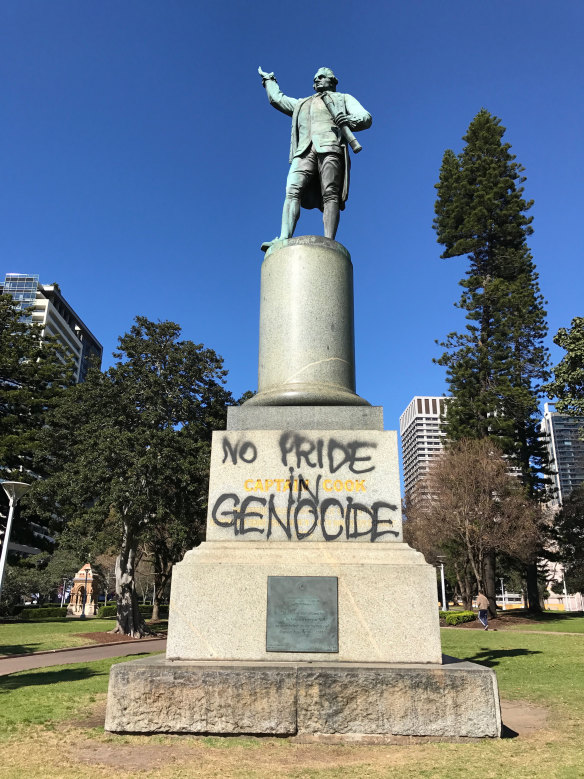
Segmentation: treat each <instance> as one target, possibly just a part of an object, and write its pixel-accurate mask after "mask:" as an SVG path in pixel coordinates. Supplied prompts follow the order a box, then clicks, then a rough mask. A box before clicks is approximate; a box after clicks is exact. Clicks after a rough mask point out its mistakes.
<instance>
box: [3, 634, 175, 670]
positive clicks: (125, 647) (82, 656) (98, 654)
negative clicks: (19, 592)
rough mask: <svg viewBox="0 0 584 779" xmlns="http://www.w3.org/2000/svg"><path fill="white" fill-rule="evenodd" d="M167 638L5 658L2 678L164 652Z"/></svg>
mask: <svg viewBox="0 0 584 779" xmlns="http://www.w3.org/2000/svg"><path fill="white" fill-rule="evenodd" d="M165 649H166V639H165V638H153V639H142V640H141V641H124V642H123V643H119V644H90V645H89V646H80V647H75V648H74V649H65V650H57V651H56V652H34V653H31V654H30V655H25V656H24V657H4V658H1V659H0V676H6V675H7V674H13V673H16V671H28V670H30V669H32V668H46V667H47V666H51V665H69V664H70V663H91V662H92V661H93V660H105V659H107V658H108V657H126V656H128V655H141V654H146V653H149V652H164V650H165Z"/></svg>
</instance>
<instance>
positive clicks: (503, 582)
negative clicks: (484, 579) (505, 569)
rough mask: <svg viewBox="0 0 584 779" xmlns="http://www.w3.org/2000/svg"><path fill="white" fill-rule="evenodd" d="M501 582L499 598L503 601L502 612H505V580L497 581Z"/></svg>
mask: <svg viewBox="0 0 584 779" xmlns="http://www.w3.org/2000/svg"><path fill="white" fill-rule="evenodd" d="M499 581H500V582H501V598H502V600H503V611H507V599H506V597H505V580H504V579H499Z"/></svg>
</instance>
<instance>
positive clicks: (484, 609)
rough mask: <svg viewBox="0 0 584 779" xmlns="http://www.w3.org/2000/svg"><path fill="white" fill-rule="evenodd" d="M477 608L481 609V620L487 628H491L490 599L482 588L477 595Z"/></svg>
mask: <svg viewBox="0 0 584 779" xmlns="http://www.w3.org/2000/svg"><path fill="white" fill-rule="evenodd" d="M477 609H478V610H479V617H478V618H479V622H480V623H481V625H482V626H483V627H484V629H485V630H488V629H489V599H488V598H487V596H486V595H485V593H484V592H483V591H482V590H479V594H478V596H477Z"/></svg>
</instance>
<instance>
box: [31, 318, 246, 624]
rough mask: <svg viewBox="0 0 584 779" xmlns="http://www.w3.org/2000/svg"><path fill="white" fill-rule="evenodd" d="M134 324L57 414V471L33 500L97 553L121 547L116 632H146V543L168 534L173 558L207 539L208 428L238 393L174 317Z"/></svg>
mask: <svg viewBox="0 0 584 779" xmlns="http://www.w3.org/2000/svg"><path fill="white" fill-rule="evenodd" d="M135 322H136V323H135V324H134V325H133V327H132V328H131V330H130V332H129V333H126V334H125V335H123V336H122V337H121V338H120V340H119V351H118V352H116V353H114V357H115V358H116V360H117V362H116V364H115V365H114V366H113V367H112V368H110V369H109V370H107V371H105V372H104V373H101V372H100V371H98V370H95V369H94V370H92V371H90V372H89V374H88V376H87V380H86V381H85V382H84V383H83V384H80V385H77V386H76V387H73V388H72V389H71V390H70V391H69V392H67V393H66V394H65V395H63V397H62V398H61V400H60V402H59V403H58V405H57V406H56V408H55V409H54V411H53V413H52V414H51V417H50V419H49V424H50V426H51V430H50V432H49V431H47V435H46V437H45V450H44V460H45V461H46V460H49V461H52V462H53V463H57V464H58V470H56V471H55V473H54V475H53V476H52V477H50V478H49V479H47V480H46V481H45V482H44V484H43V489H42V491H41V489H40V488H39V490H37V491H36V496H35V499H36V501H37V505H38V506H39V510H42V508H43V506H44V508H45V510H46V511H47V512H50V511H51V510H54V509H52V507H54V506H58V511H59V513H60V514H61V515H62V516H64V517H66V518H67V522H68V532H69V533H75V532H77V533H78V534H79V536H81V537H83V536H88V535H93V542H94V544H95V545H96V546H98V547H99V546H101V551H104V550H106V549H107V548H108V547H110V546H111V544H112V541H114V542H116V543H117V544H118V545H119V546H118V550H119V553H118V556H117V560H116V593H117V599H118V619H117V625H116V628H115V632H120V633H123V634H127V635H132V636H135V637H141V636H142V635H144V634H145V632H146V630H147V629H146V626H145V624H144V621H143V619H142V617H141V615H140V613H139V610H138V599H137V596H136V587H135V580H134V575H135V569H136V564H137V555H138V551H139V548H140V545H141V544H142V545H146V546H150V547H151V548H156V549H159V548H160V544H161V541H160V539H161V537H163V538H164V542H165V543H168V544H169V546H170V549H171V551H170V552H169V553H168V554H169V557H170V558H174V559H172V562H176V560H177V559H179V558H180V556H182V554H184V551H185V547H186V548H188V545H194V543H196V541H197V539H199V538H200V537H201V536H202V533H203V531H202V527H203V526H204V521H205V516H206V500H207V490H208V486H207V485H208V465H209V457H210V441H211V433H212V431H213V430H214V429H220V428H222V427H224V426H225V411H226V405H227V404H228V403H230V402H232V398H231V395H230V393H229V392H228V391H227V390H226V389H225V387H224V383H225V375H226V371H225V370H224V369H223V361H222V359H221V358H220V357H219V356H217V354H215V352H214V351H213V350H211V349H206V348H204V347H203V346H202V345H201V344H195V343H193V342H192V341H183V340H180V333H181V330H180V327H179V325H177V324H175V323H174V322H158V323H156V322H151V321H150V320H148V319H146V318H145V317H136V320H135ZM31 492H32V490H31ZM171 533H172V534H173V538H171V539H169V535H170V534H171ZM175 540H176V541H177V543H176V544H175V543H174V542H175ZM161 554H162V556H165V555H166V552H164V553H161Z"/></svg>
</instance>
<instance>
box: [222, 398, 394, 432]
mask: <svg viewBox="0 0 584 779" xmlns="http://www.w3.org/2000/svg"><path fill="white" fill-rule="evenodd" d="M227 430H383V406H253V405H252V406H248V405H247V404H246V403H244V404H243V406H229V407H228V408H227Z"/></svg>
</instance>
